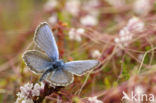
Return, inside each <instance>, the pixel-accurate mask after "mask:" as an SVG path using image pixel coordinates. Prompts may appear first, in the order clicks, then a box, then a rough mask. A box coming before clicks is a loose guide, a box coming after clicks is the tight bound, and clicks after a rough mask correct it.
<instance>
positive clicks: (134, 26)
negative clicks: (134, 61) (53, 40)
mask: <svg viewBox="0 0 156 103" xmlns="http://www.w3.org/2000/svg"><path fill="white" fill-rule="evenodd" d="M143 29H144V22H142V21H141V20H140V19H139V18H137V17H133V18H131V19H130V20H129V21H128V23H127V25H126V26H125V27H123V29H121V30H120V32H119V36H118V37H116V38H115V39H114V42H115V43H117V44H118V46H119V47H121V48H122V47H127V46H128V44H129V42H130V41H131V40H132V39H133V35H134V34H135V33H139V32H142V31H143Z"/></svg>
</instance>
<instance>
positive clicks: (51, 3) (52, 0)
mask: <svg viewBox="0 0 156 103" xmlns="http://www.w3.org/2000/svg"><path fill="white" fill-rule="evenodd" d="M57 5H58V1H57V0H48V1H47V2H46V3H45V5H44V9H45V10H47V11H50V10H53V9H54V8H55V7H56V6H57Z"/></svg>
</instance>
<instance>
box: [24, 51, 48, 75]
mask: <svg viewBox="0 0 156 103" xmlns="http://www.w3.org/2000/svg"><path fill="white" fill-rule="evenodd" d="M23 59H24V61H25V63H26V65H27V66H28V67H29V68H30V69H31V70H32V71H34V72H36V73H43V72H44V71H45V70H46V68H47V67H49V66H50V65H51V63H50V62H51V59H50V58H49V57H48V56H46V55H45V54H43V53H41V52H39V51H35V50H29V51H27V52H25V53H24V55H23Z"/></svg>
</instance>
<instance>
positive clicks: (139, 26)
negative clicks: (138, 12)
mask: <svg viewBox="0 0 156 103" xmlns="http://www.w3.org/2000/svg"><path fill="white" fill-rule="evenodd" d="M127 28H128V29H129V31H132V32H142V31H143V29H144V22H143V21H141V20H140V19H139V18H137V17H133V18H131V19H130V20H129V21H128V24H127Z"/></svg>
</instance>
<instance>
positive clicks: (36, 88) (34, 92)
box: [32, 82, 44, 96]
mask: <svg viewBox="0 0 156 103" xmlns="http://www.w3.org/2000/svg"><path fill="white" fill-rule="evenodd" d="M42 89H44V83H43V82H41V85H39V84H38V83H36V84H35V85H34V88H33V90H32V96H39V95H40V90H42Z"/></svg>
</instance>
